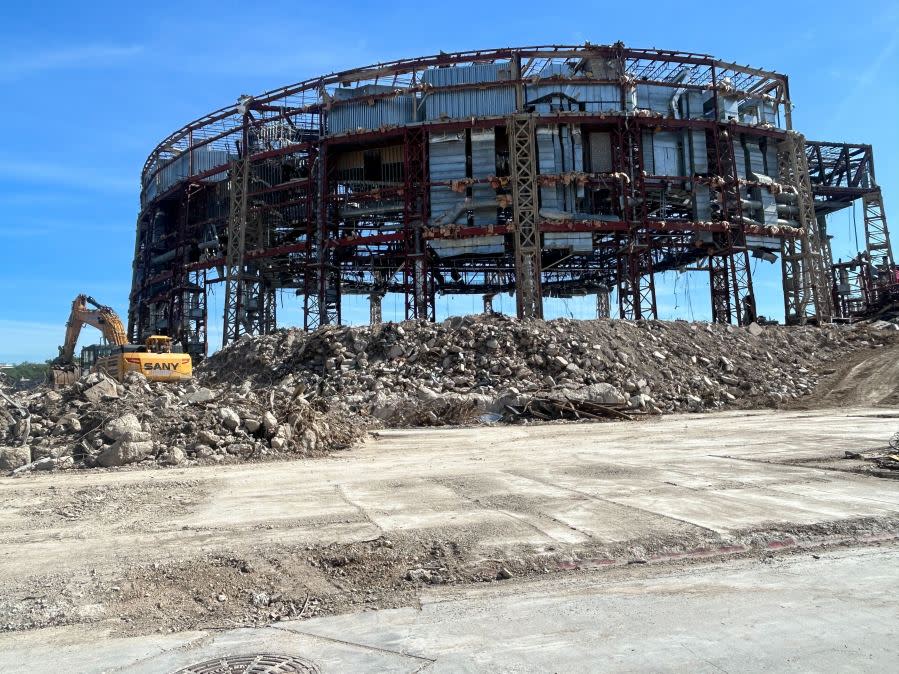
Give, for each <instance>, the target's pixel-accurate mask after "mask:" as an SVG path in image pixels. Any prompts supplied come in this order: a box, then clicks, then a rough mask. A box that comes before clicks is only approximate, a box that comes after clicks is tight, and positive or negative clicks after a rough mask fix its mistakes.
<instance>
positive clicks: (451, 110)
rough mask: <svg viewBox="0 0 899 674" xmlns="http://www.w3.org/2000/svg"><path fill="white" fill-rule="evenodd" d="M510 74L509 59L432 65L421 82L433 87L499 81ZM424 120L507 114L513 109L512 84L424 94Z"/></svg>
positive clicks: (507, 77) (513, 95) (513, 94)
mask: <svg viewBox="0 0 899 674" xmlns="http://www.w3.org/2000/svg"><path fill="white" fill-rule="evenodd" d="M510 77H511V70H510V66H509V64H508V62H498V63H479V64H474V65H470V66H462V67H456V68H431V69H429V70H426V71H425V72H424V73H422V77H421V79H422V82H424V83H425V84H430V85H432V86H434V87H445V86H457V85H462V84H480V83H484V82H500V81H503V80H508V79H510ZM423 101H424V116H425V119H428V120H431V119H441V118H449V119H459V118H461V117H472V116H485V117H491V116H498V115H507V114H510V113H512V112H514V111H515V90H514V88H512V87H499V88H489V89H476V88H472V89H471V90H462V91H452V92H449V91H435V92H432V93H428V94H425V96H424V97H423Z"/></svg>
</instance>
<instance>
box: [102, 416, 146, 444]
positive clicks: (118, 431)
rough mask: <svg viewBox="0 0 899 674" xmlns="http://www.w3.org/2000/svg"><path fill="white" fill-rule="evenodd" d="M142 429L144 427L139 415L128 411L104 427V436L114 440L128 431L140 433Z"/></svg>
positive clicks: (111, 440)
mask: <svg viewBox="0 0 899 674" xmlns="http://www.w3.org/2000/svg"><path fill="white" fill-rule="evenodd" d="M141 430H143V429H142V428H141V425H140V420H139V419H138V418H137V415H136V414H133V413H132V412H128V413H127V414H123V415H122V416H120V417H116V418H115V419H113V420H112V421H110V422H109V423H107V424H106V425H105V426H104V427H103V437H104V438H106V439H107V440H109V441H110V442H114V441H115V440H118V439H119V438H120V437H122V436H123V435H124V434H126V433H139V432H140V431H141Z"/></svg>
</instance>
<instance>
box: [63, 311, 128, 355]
mask: <svg viewBox="0 0 899 674" xmlns="http://www.w3.org/2000/svg"><path fill="white" fill-rule="evenodd" d="M84 325H90V326H93V327H95V328H97V330H99V331H100V332H101V333H102V335H103V337H105V338H106V341H108V342H109V343H110V344H114V345H116V346H124V345H125V344H127V343H128V335H127V334H126V332H125V326H124V325H122V320H121V319H120V318H119V316H118V314H117V313H116V312H115V310H114V309H112V307H108V306H105V305H102V304H100V303H99V302H97V301H96V300H95V299H94V298H93V297H91V296H89V295H78V297H76V298H75V301H74V302H72V313H71V314H70V315H69V320H68V322H67V323H66V341H65V343H64V344H63V345H62V346H61V347H60V348H59V361H60V362H62V363H71V362H72V360H73V359H74V357H75V345H76V344H77V342H78V336H79V335H80V334H81V327H82V326H84Z"/></svg>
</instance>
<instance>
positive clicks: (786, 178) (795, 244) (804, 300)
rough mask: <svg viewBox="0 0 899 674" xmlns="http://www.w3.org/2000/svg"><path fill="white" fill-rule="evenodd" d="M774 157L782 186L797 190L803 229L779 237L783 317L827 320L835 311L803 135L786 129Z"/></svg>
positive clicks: (796, 321)
mask: <svg viewBox="0 0 899 674" xmlns="http://www.w3.org/2000/svg"><path fill="white" fill-rule="evenodd" d="M777 157H778V168H779V175H780V181H781V185H782V186H785V187H786V188H788V189H791V190H794V191H795V193H796V205H797V206H798V207H799V215H798V217H799V223H800V225H801V229H802V233H801V235H800V236H798V237H792V238H783V239H781V262H782V268H783V286H784V315H785V320H786V322H787V323H788V324H800V325H803V324H805V323H807V322H808V321H810V320H811V321H816V322H818V323H822V322H829V321H831V320H832V319H833V314H834V312H833V294H832V292H831V287H830V273H829V270H828V269H827V268H826V261H825V253H824V249H823V246H822V245H821V240H820V236H821V233H820V230H819V227H818V222H817V219H816V217H815V202H814V194H813V192H812V185H811V181H810V179H809V174H808V161H807V157H806V154H805V138H804V137H803V136H802V134H799V133H796V132H789V133H788V134H787V136H786V137H785V138H784V140H782V141H781V142H780V143H779V144H778V147H777Z"/></svg>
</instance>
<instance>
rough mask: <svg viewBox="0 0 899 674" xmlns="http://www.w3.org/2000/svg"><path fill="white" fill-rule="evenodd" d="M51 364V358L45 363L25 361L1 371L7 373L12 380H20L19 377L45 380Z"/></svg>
mask: <svg viewBox="0 0 899 674" xmlns="http://www.w3.org/2000/svg"><path fill="white" fill-rule="evenodd" d="M49 365H50V361H49V360H48V361H46V362H44V363H28V362H23V363H18V364H16V365H13V366H12V367H9V368H3V369H2V370H0V372H2V373H3V374H5V375H6V376H7V377H9V378H10V379H11V380H12V381H19V379H31V380H43V379H45V378H46V377H47V368H48V366H49Z"/></svg>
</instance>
